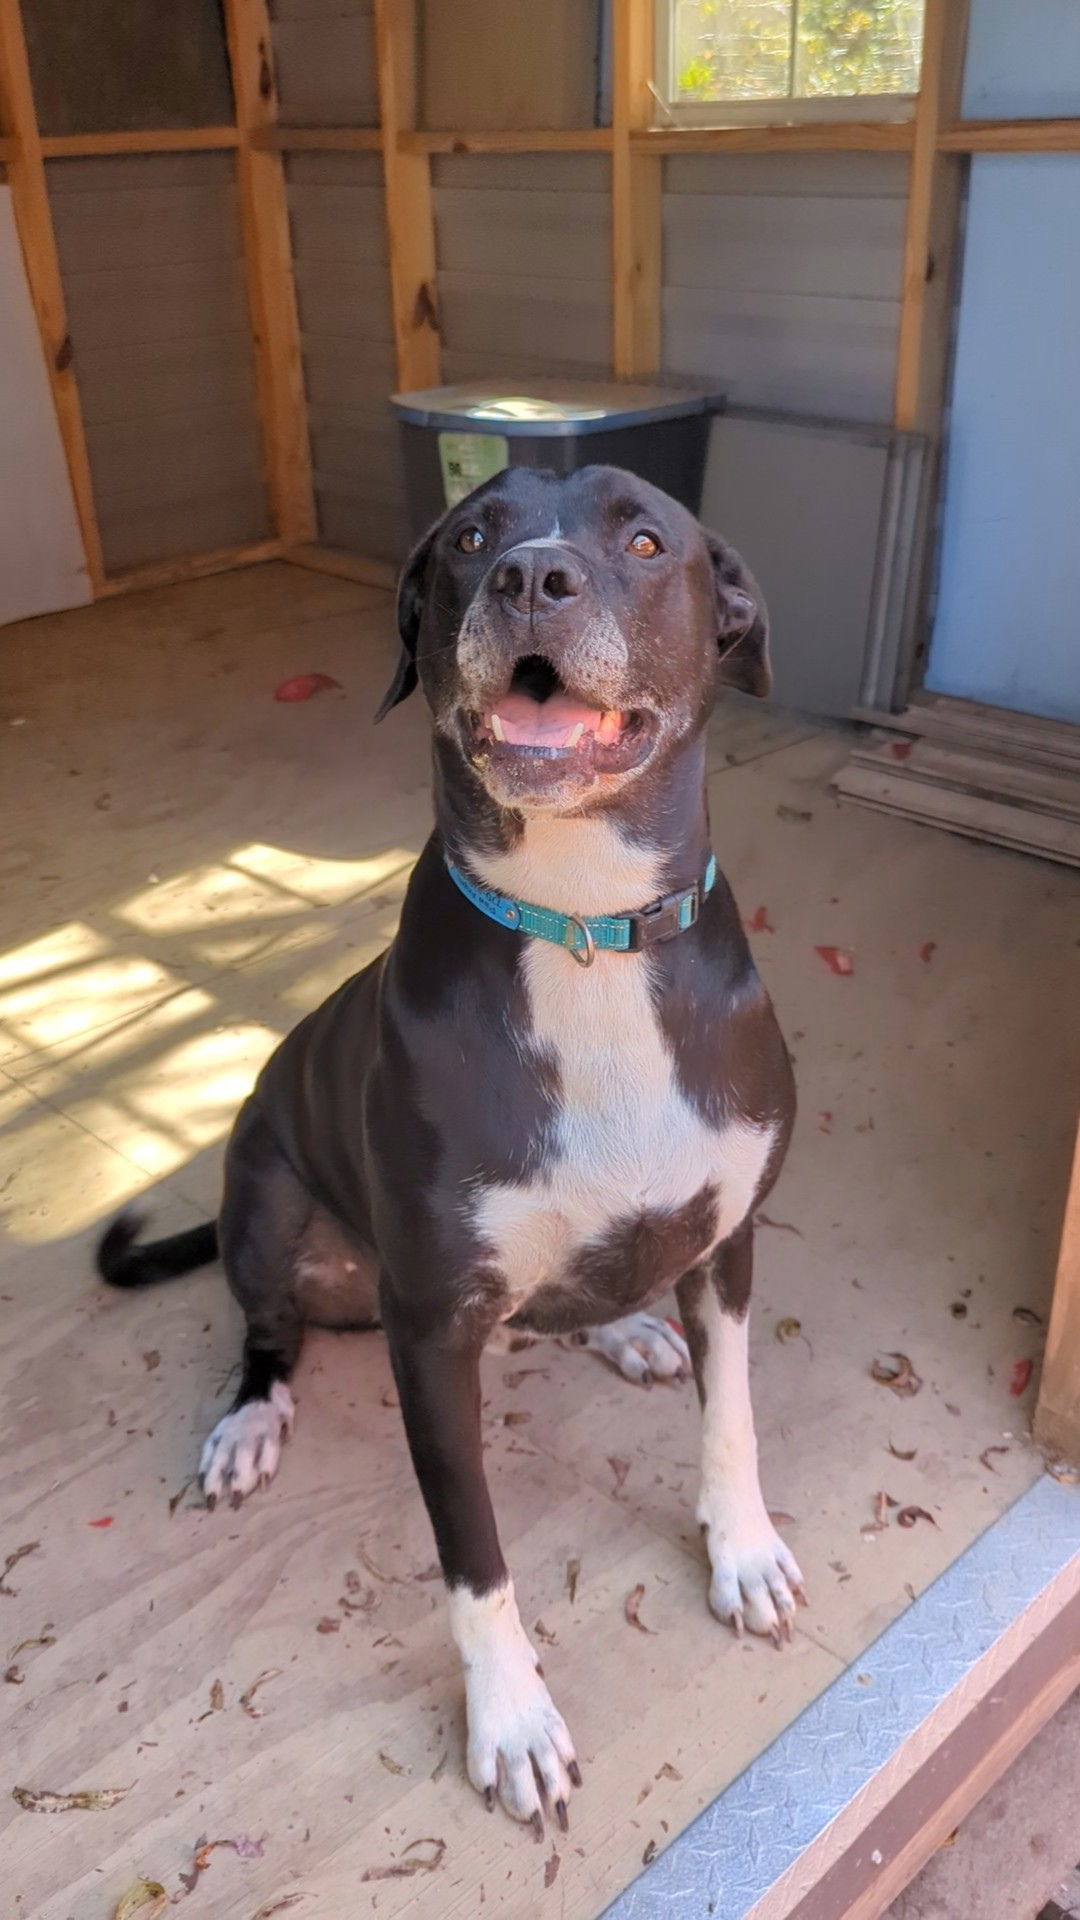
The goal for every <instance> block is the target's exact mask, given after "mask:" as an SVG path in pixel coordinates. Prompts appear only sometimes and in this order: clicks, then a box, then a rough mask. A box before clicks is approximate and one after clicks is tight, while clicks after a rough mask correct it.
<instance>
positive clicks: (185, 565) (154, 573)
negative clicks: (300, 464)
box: [96, 540, 286, 600]
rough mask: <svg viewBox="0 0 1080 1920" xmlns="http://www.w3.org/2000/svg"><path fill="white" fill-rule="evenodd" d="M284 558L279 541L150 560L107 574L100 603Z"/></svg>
mask: <svg viewBox="0 0 1080 1920" xmlns="http://www.w3.org/2000/svg"><path fill="white" fill-rule="evenodd" d="M285 557H286V555H285V550H284V548H283V546H282V544H281V541H280V540H254V541H252V542H251V544H250V545H248V546H246V547H216V548H214V549H213V550H212V551H211V552H210V553H188V554H180V555H178V556H177V558H176V559H174V560H151V561H150V562H149V563H148V565H146V566H145V567H126V568H125V569H124V570H123V572H121V573H110V574H109V575H108V576H107V578H106V579H104V580H103V581H102V583H101V585H100V587H99V588H98V591H97V596H96V597H97V598H98V599H99V600H111V599H112V598H114V596H115V595H116V594H119V593H141V592H144V591H145V590H146V588H147V587H173V586H176V585H178V584H179V582H180V581H182V580H203V579H205V578H206V576H207V575H208V574H211V573H231V572H232V571H233V569H234V568H235V567H257V566H261V565H262V564H263V562H264V561H266V560H282V559H284V558H285Z"/></svg>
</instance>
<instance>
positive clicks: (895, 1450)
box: [889, 1440, 919, 1460]
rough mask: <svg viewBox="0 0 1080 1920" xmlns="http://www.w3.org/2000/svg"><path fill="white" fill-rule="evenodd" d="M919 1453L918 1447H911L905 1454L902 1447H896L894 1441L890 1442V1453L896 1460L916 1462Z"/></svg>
mask: <svg viewBox="0 0 1080 1920" xmlns="http://www.w3.org/2000/svg"><path fill="white" fill-rule="evenodd" d="M918 1451H919V1449H918V1447H909V1449H908V1450H907V1452H906V1453H905V1452H904V1450H903V1448H902V1447H894V1446H893V1443H892V1441H891V1440H890V1441H889V1452H890V1453H891V1454H892V1457H893V1459H894V1460H914V1458H915V1455H916V1454H917V1453H918Z"/></svg>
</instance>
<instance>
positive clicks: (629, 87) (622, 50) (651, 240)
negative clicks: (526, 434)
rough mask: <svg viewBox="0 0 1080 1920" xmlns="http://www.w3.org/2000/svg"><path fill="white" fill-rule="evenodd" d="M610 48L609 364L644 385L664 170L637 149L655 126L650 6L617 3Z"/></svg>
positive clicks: (656, 302)
mask: <svg viewBox="0 0 1080 1920" xmlns="http://www.w3.org/2000/svg"><path fill="white" fill-rule="evenodd" d="M611 44H612V98H611V121H612V125H611V364H612V370H613V372H614V374H615V377H616V379H617V380H618V379H635V378H636V379H641V378H643V377H647V376H648V375H650V374H654V373H655V372H656V370H657V368H658V367H659V365H660V281H661V253H662V236H661V208H662V191H663V171H662V162H661V160H660V158H659V156H658V154H657V153H655V152H654V151H650V150H645V149H640V148H638V147H636V146H635V144H634V135H635V134H638V133H643V132H645V130H646V129H647V128H648V125H649V121H650V119H651V118H652V108H653V95H652V84H651V83H652V65H653V0H614V5H613V10H612V26H611Z"/></svg>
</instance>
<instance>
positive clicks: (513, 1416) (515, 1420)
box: [502, 1409, 532, 1427]
mask: <svg viewBox="0 0 1080 1920" xmlns="http://www.w3.org/2000/svg"><path fill="white" fill-rule="evenodd" d="M531 1419H532V1414H531V1413H526V1412H524V1410H521V1411H518V1410H516V1409H515V1410H514V1411H512V1412H510V1413H504V1414H503V1417H502V1423H503V1426H504V1427H527V1426H528V1424H529V1421H530V1420H531Z"/></svg>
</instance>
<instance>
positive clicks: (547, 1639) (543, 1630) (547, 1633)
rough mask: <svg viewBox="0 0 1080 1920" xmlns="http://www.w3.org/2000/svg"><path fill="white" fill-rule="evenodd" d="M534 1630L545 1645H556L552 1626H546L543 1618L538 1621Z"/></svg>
mask: <svg viewBox="0 0 1080 1920" xmlns="http://www.w3.org/2000/svg"><path fill="white" fill-rule="evenodd" d="M533 1632H534V1633H535V1635H536V1637H537V1639H538V1640H542V1641H543V1643H544V1645H545V1647H553V1646H555V1645H556V1640H555V1635H554V1634H553V1633H552V1631H551V1628H550V1627H545V1625H544V1623H543V1621H542V1620H538V1621H537V1622H536V1625H535V1626H534V1627H533Z"/></svg>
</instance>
